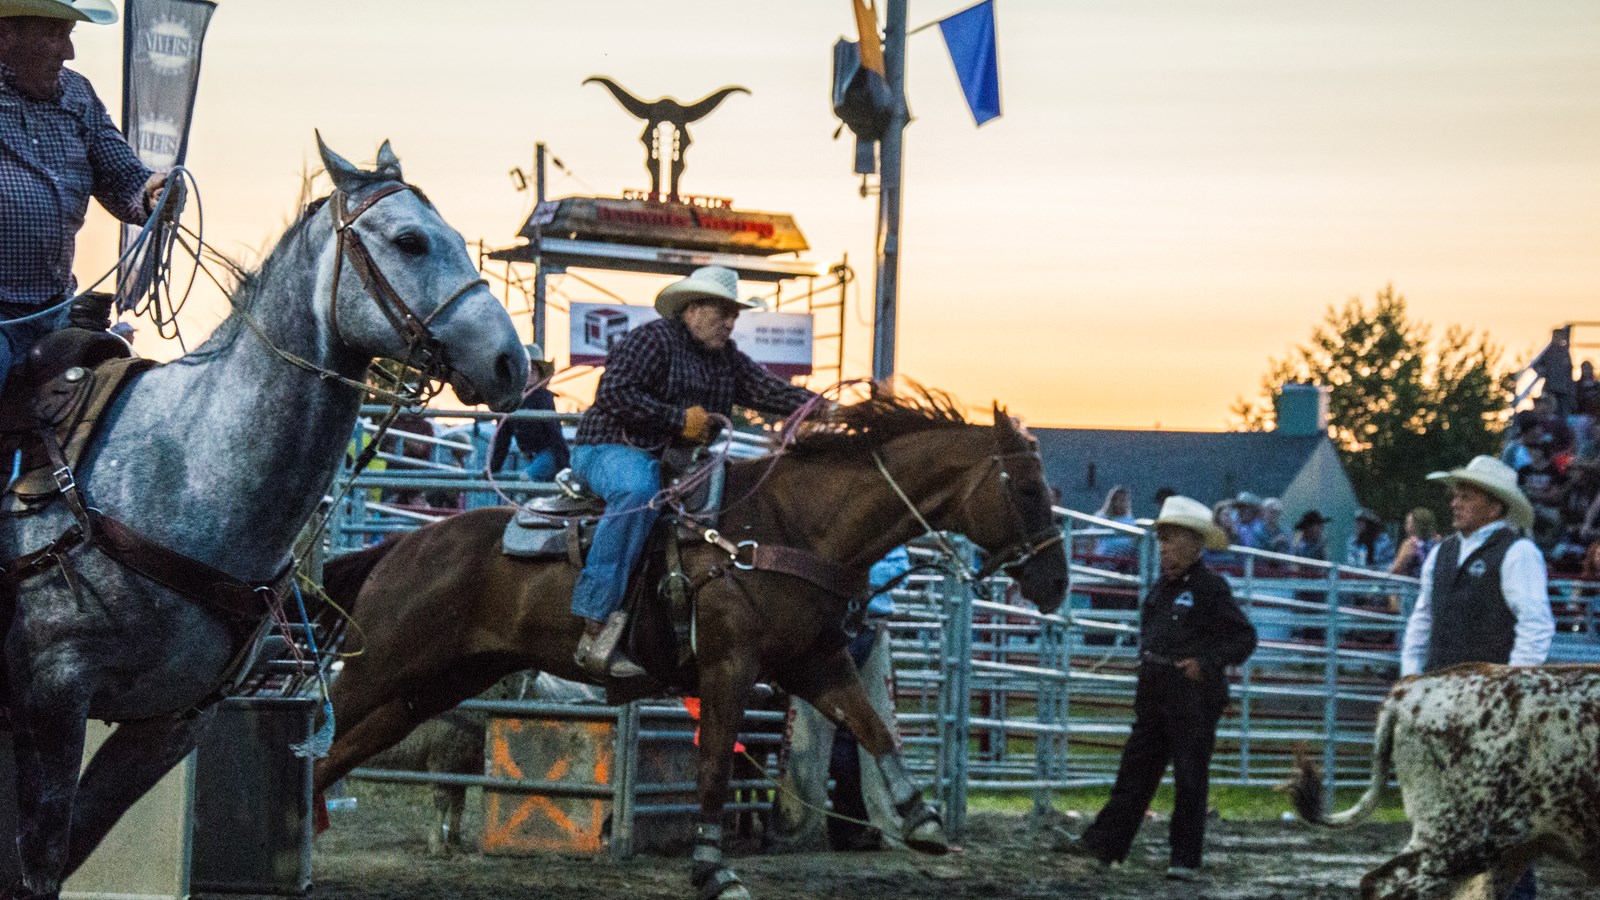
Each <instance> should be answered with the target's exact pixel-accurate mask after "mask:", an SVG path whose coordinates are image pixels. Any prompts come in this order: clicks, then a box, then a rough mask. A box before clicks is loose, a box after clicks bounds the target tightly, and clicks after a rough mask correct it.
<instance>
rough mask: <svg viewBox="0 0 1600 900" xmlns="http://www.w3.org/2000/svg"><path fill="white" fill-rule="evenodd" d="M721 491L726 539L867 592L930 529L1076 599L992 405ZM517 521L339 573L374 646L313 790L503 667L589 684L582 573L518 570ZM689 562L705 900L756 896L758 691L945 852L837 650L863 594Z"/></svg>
mask: <svg viewBox="0 0 1600 900" xmlns="http://www.w3.org/2000/svg"><path fill="white" fill-rule="evenodd" d="M726 497H727V500H728V502H727V504H726V506H725V507H724V510H723V513H722V521H721V532H722V534H724V535H727V536H728V537H729V538H731V539H732V540H733V541H735V542H739V543H740V547H741V551H740V552H741V553H743V552H745V548H748V547H749V546H750V545H751V544H754V543H759V544H760V545H761V546H762V547H779V548H785V551H786V552H789V551H793V553H792V554H791V558H793V556H807V555H809V556H810V557H811V558H813V559H820V560H823V561H826V562H825V563H822V565H824V566H826V565H827V564H828V563H831V564H832V565H833V566H835V567H837V570H838V571H840V572H845V573H854V574H855V575H857V576H859V578H858V581H859V582H860V583H862V584H864V583H865V576H866V572H867V569H868V568H869V567H870V566H871V565H872V563H873V562H875V561H876V560H878V559H880V558H882V557H883V556H884V555H885V554H886V553H888V552H889V550H891V549H893V548H894V547H896V546H898V545H900V544H903V543H905V542H906V541H908V540H910V539H912V538H914V537H916V536H918V535H921V534H923V533H924V532H925V530H926V528H927V526H931V527H932V528H934V529H940V530H948V531H953V532H959V533H961V534H964V535H966V536H967V537H968V538H969V539H970V540H971V541H973V542H974V543H975V544H977V545H978V546H979V547H981V548H983V549H984V550H985V551H987V552H988V554H989V560H990V561H989V563H988V565H987V566H986V567H985V572H992V571H995V570H998V569H1000V568H1006V569H1008V570H1009V571H1010V572H1011V573H1012V575H1013V576H1014V577H1015V578H1016V579H1017V581H1018V583H1019V585H1020V587H1021V590H1022V594H1023V596H1025V597H1026V598H1028V599H1029V600H1031V601H1033V602H1034V603H1036V604H1038V605H1039V606H1040V608H1042V609H1044V610H1046V611H1051V610H1054V609H1055V608H1057V607H1058V606H1059V605H1060V604H1061V601H1062V600H1063V598H1064V597H1065V595H1066V590H1067V560H1066V555H1065V553H1064V552H1063V549H1062V547H1061V543H1060V536H1061V533H1060V531H1059V530H1058V529H1057V528H1056V526H1055V523H1054V521H1053V519H1052V516H1051V511H1050V501H1049V491H1048V488H1047V486H1046V484H1045V481H1044V476H1043V471H1042V466H1041V463H1040V460H1039V453H1038V448H1037V446H1036V444H1035V443H1034V442H1033V441H1032V440H1031V439H1030V438H1029V437H1027V436H1026V435H1025V434H1024V433H1022V432H1020V431H1018V429H1017V428H1016V427H1015V426H1014V425H1013V424H1012V422H1011V419H1010V417H1009V416H1007V415H1006V414H1005V412H1004V411H1003V410H1002V409H1000V408H999V407H998V406H996V408H995V424H994V427H992V428H991V427H987V426H978V425H973V424H969V423H967V422H966V421H965V420H964V419H963V418H962V417H961V415H960V414H959V412H957V411H956V409H955V407H954V405H953V403H952V402H951V401H950V400H949V399H948V398H946V397H944V396H943V395H938V394H933V393H924V394H923V395H922V396H921V397H920V398H919V399H916V400H908V399H903V398H894V397H886V396H877V397H874V398H872V399H869V400H867V401H864V402H862V403H859V404H855V405H852V406H847V407H844V408H842V409H840V410H838V411H837V412H836V413H835V416H834V418H833V420H832V422H831V423H830V424H828V425H826V426H821V427H811V426H807V428H806V430H805V431H804V433H801V434H800V436H799V437H798V439H797V440H796V441H795V442H793V443H792V444H791V445H790V446H789V447H788V449H786V450H784V451H783V452H781V453H779V454H777V455H775V456H768V457H763V458H760V459H754V460H747V461H742V462H737V463H733V464H731V465H730V466H729V469H728V474H727V488H726ZM513 512H514V511H513V510H511V509H509V508H503V507H502V508H494V509H481V510H475V511H473V512H468V513H464V514H462V515H459V516H456V517H454V518H451V519H446V520H444V521H442V522H438V523H435V524H432V525H429V526H427V527H425V528H422V529H419V530H418V531H415V532H412V533H411V534H409V535H406V536H405V537H402V538H400V539H399V540H397V541H394V542H392V543H388V544H384V545H381V546H379V547H376V548H373V549H370V550H366V551H362V552H361V553H359V554H354V555H353V556H352V557H346V558H344V560H338V561H335V562H333V563H331V564H330V569H329V577H328V582H329V584H330V590H331V591H332V593H333V594H334V596H335V599H338V595H339V594H341V593H343V594H346V595H348V594H349V593H350V592H351V590H352V588H353V586H355V585H359V590H360V592H359V595H358V598H357V600H356V602H355V606H354V610H353V613H352V614H353V616H354V619H353V621H354V623H355V625H356V626H358V628H352V629H351V631H350V633H351V634H361V635H364V636H365V647H364V651H365V652H363V653H361V654H360V655H359V656H356V657H354V658H352V659H350V660H349V661H348V663H347V664H346V666H345V669H344V672H343V674H342V675H341V676H340V677H339V679H338V680H337V681H336V682H335V684H334V687H333V697H332V699H333V706H334V711H335V714H336V719H337V728H338V732H337V736H336V738H335V740H334V744H333V748H332V752H331V754H330V755H329V756H328V758H327V759H324V760H322V761H320V762H319V763H318V765H317V769H316V785H317V788H318V789H319V790H321V789H323V788H325V787H327V786H328V785H329V784H331V783H332V782H334V781H335V780H337V779H338V778H340V777H342V776H343V775H344V774H345V773H346V772H348V771H350V770H351V769H352V768H354V767H355V766H356V765H357V764H359V763H360V762H361V761H362V760H363V759H365V758H367V757H368V756H371V755H372V754H374V753H376V752H378V751H379V750H381V749H383V748H384V747H387V746H389V745H390V744H393V743H394V742H396V741H398V740H400V739H401V738H402V737H404V736H405V734H406V733H407V732H408V731H410V730H411V729H412V728H414V727H416V725H417V724H418V723H419V722H422V721H423V720H425V719H427V718H428V717H429V716H432V715H435V714H437V713H439V712H441V711H443V710H445V709H449V708H450V707H452V706H454V705H455V704H457V703H459V702H460V701H462V700H463V699H466V698H467V697H471V696H473V695H474V694H476V693H478V692H479V691H482V690H483V689H484V688H486V687H488V686H489V685H490V684H492V683H494V681H495V679H497V678H500V677H501V676H503V675H505V674H506V673H508V672H511V671H514V670H516V669H524V668H528V669H537V670H541V671H545V672H549V673H551V674H553V675H556V676H559V677H561V678H568V679H574V680H587V679H586V678H585V676H584V674H583V672H582V671H580V670H579V669H578V667H577V666H576V665H575V664H574V662H573V659H572V653H573V648H574V647H575V646H576V645H577V643H578V638H579V636H580V635H581V633H582V627H583V623H582V621H581V620H580V619H578V618H576V617H574V616H573V615H572V612H571V610H570V607H569V602H570V597H571V593H572V587H573V583H574V581H575V580H576V578H577V575H578V570H577V569H575V568H574V567H572V566H571V565H570V564H568V563H567V562H565V561H564V560H552V561H535V560H525V559H513V558H509V557H506V556H504V555H503V554H502V553H501V552H500V535H501V531H502V530H503V529H504V528H505V526H506V522H507V520H508V519H510V518H511V516H512V514H513ZM683 557H684V559H683V563H684V569H685V571H686V573H687V574H688V576H689V579H690V582H691V583H692V584H693V585H694V586H695V597H694V601H695V629H696V636H697V648H698V658H697V663H698V668H699V679H698V680H699V694H700V698H701V704H702V709H701V715H702V720H701V725H700V729H701V740H700V762H699V793H700V817H699V820H698V826H697V828H696V840H695V852H694V869H693V874H692V876H691V877H692V881H693V884H694V886H695V888H696V892H697V895H698V896H699V897H702V898H711V897H718V898H737V897H748V896H749V895H748V893H747V892H746V891H745V889H744V887H743V886H742V885H741V884H740V883H739V880H738V877H737V876H736V875H734V874H733V872H732V871H731V870H729V869H728V868H727V867H725V866H724V865H723V864H722V852H721V824H720V823H721V822H722V809H723V804H724V802H725V797H726V794H727V786H728V780H729V771H730V768H731V765H732V761H733V754H732V752H731V748H732V747H733V744H734V737H735V735H736V734H737V733H738V729H739V725H740V719H741V717H742V715H743V712H742V711H743V710H744V709H745V701H746V698H747V695H748V693H749V691H750V689H751V687H752V686H753V685H754V684H755V683H756V681H757V680H758V679H759V678H766V679H769V680H771V681H772V682H774V683H776V684H778V685H779V686H781V687H783V688H784V689H786V690H788V691H789V692H790V693H791V694H793V695H795V696H798V697H801V698H803V699H805V700H807V701H809V702H810V703H811V704H812V705H813V706H815V707H816V708H817V709H818V710H821V711H822V712H823V713H824V714H826V715H827V716H828V717H830V718H831V719H833V720H834V721H835V722H837V723H838V724H840V725H841V726H843V727H845V728H848V729H850V731H851V733H853V734H854V735H856V737H857V739H858V740H859V741H860V742H861V745H862V746H864V747H866V748H867V749H868V751H869V752H871V753H872V755H873V756H874V757H875V758H876V759H877V760H878V764H879V766H880V767H881V768H882V770H883V773H884V775H885V777H886V780H887V782H888V784H889V786H890V789H891V792H892V794H893V795H894V798H895V800H896V803H897V807H898V809H899V812H900V814H901V816H902V817H903V818H904V820H905V829H904V834H903V839H904V840H905V842H906V843H907V844H908V845H909V846H911V847H913V848H915V849H918V850H921V851H924V852H932V853H942V852H944V851H945V850H946V849H947V843H946V840H945V837H944V833H943V827H942V825H941V824H940V822H939V818H938V815H937V813H935V812H934V811H933V810H932V809H931V808H929V807H928V806H927V804H925V803H924V802H923V800H922V797H921V793H920V792H919V791H918V789H917V788H916V787H915V786H914V785H913V784H912V783H911V781H910V779H909V778H908V776H907V774H906V771H905V767H904V765H903V763H902V762H901V758H900V754H899V751H898V750H897V749H896V741H895V738H894V736H893V735H892V734H890V732H889V730H888V729H887V728H885V727H884V725H883V723H882V721H881V720H880V719H879V717H878V716H877V715H876V714H875V712H874V711H873V708H872V706H871V704H870V703H869V702H868V700H867V696H866V694H865V692H864V691H863V689H862V686H861V682H860V679H859V678H858V677H857V675H856V671H855V666H854V665H853V664H852V663H851V661H850V656H849V654H848V653H847V652H846V650H845V648H844V646H843V638H842V636H841V632H840V623H841V621H842V620H843V618H844V615H845V612H846V607H847V606H848V605H849V603H850V602H851V600H852V599H856V600H860V599H864V593H865V592H862V594H861V595H858V596H857V597H855V598H851V597H847V596H844V593H845V592H844V591H840V590H838V589H837V588H835V589H832V590H830V589H825V588H824V587H822V586H820V585H819V584H817V583H814V580H811V579H807V578H805V577H797V576H796V575H794V574H786V573H784V572H778V571H771V570H767V569H763V568H762V567H761V566H759V565H757V566H756V567H754V568H747V567H746V566H747V565H748V562H747V561H745V560H743V559H740V558H734V559H730V556H729V554H728V553H727V552H726V551H724V550H722V549H719V548H718V547H717V546H715V545H713V544H710V543H697V544H695V545H693V546H688V547H686V548H685V550H684V553H683ZM750 558H751V559H752V560H754V559H756V558H757V557H756V555H755V553H753V552H752V554H751V557H750ZM980 574H982V573H980ZM363 578H364V580H363ZM815 581H824V579H816V580H815Z"/></svg>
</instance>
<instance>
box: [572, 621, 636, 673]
mask: <svg viewBox="0 0 1600 900" xmlns="http://www.w3.org/2000/svg"><path fill="white" fill-rule="evenodd" d="M627 627H628V614H627V613H625V612H621V611H618V612H614V613H612V614H611V616H610V617H609V618H607V619H606V624H605V627H603V628H601V629H600V633H599V634H589V633H588V632H587V631H585V632H584V635H583V638H582V639H581V640H579V641H578V651H577V652H576V653H574V654H573V655H572V659H573V661H574V662H576V663H577V664H578V668H580V669H582V670H584V671H585V672H587V673H589V674H590V675H593V676H594V677H596V678H638V677H640V676H642V675H644V674H645V671H644V669H641V668H640V667H639V664H638V663H635V662H634V661H633V660H631V659H629V658H628V657H627V656H625V655H623V653H622V651H620V650H618V649H617V644H618V643H619V642H620V641H621V640H622V632H623V631H624V630H625V629H626V628H627Z"/></svg>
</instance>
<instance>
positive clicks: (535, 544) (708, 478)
mask: <svg viewBox="0 0 1600 900" xmlns="http://www.w3.org/2000/svg"><path fill="white" fill-rule="evenodd" d="M726 468H727V464H726V462H724V461H722V460H721V459H720V458H718V457H710V456H706V457H701V456H699V455H698V454H696V455H694V456H691V455H689V454H687V453H684V454H678V453H675V452H674V451H668V453H667V454H666V455H665V456H664V457H663V459H662V467H661V471H662V480H663V481H664V482H666V483H667V485H673V484H681V483H683V482H684V481H685V480H688V479H690V478H695V479H696V487H695V489H694V490H693V491H692V492H690V493H689V494H688V495H687V496H685V497H684V500H683V506H684V510H685V511H686V512H688V513H690V514H691V515H693V516H694V517H695V519H696V520H698V521H700V522H703V523H706V524H708V525H710V526H711V527H716V524H717V520H718V518H719V514H720V511H721V508H722V493H723V485H724V482H725V480H726V478H727V471H726ZM707 469H709V470H710V471H706V470H707ZM555 482H556V486H557V487H559V488H560V489H561V492H560V493H557V494H552V495H548V496H544V497H535V498H533V499H532V500H529V501H528V502H527V503H525V504H523V505H522V506H521V507H519V508H518V509H517V514H516V515H515V516H512V517H511V521H510V522H507V523H506V528H505V532H504V533H503V534H502V535H501V541H500V545H501V551H502V552H503V553H505V555H507V556H515V557H519V558H522V559H566V560H567V561H568V562H569V563H571V564H572V565H573V566H575V567H577V568H582V567H583V563H584V560H585V559H587V558H588V553H589V546H590V544H591V543H592V542H593V540H594V526H595V523H596V522H597V521H598V520H599V519H600V517H601V516H603V515H604V514H605V511H606V505H605V501H604V500H602V499H601V498H600V497H599V496H598V495H597V494H595V493H594V492H593V491H591V490H590V489H589V486H588V485H586V484H584V483H583V482H582V481H581V480H580V479H579V478H578V477H577V475H576V474H575V473H574V472H573V471H572V470H571V469H564V470H562V471H561V472H559V473H557V474H556V477H555ZM696 539H698V538H696Z"/></svg>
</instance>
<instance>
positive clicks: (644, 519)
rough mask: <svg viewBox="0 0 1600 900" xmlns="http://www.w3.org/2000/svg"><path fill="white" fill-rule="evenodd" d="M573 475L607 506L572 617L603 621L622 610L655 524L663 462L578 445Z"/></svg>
mask: <svg viewBox="0 0 1600 900" xmlns="http://www.w3.org/2000/svg"><path fill="white" fill-rule="evenodd" d="M572 471H574V472H576V473H577V475H578V477H579V478H581V479H583V481H584V483H585V484H587V485H589V488H590V489H591V490H593V491H594V492H595V493H597V494H599V495H600V496H601V497H604V498H605V501H606V516H605V518H603V519H601V520H600V524H598V525H596V526H595V529H594V545H593V546H592V547H590V548H589V559H588V562H586V563H585V564H584V567H583V574H582V575H579V576H578V586H577V587H576V588H574V589H573V591H572V612H573V614H574V615H578V616H582V617H583V618H585V619H590V620H593V621H596V622H600V621H604V620H605V619H606V617H607V616H609V615H611V614H612V613H614V612H616V611H617V610H618V609H619V608H621V606H622V597H623V593H624V592H625V591H627V589H628V576H629V575H630V574H632V573H633V564H634V563H635V562H637V561H638V559H639V555H640V554H641V553H642V552H644V542H645V540H646V539H648V538H649V537H650V529H651V528H652V527H654V526H655V524H656V516H657V512H656V511H655V510H653V509H650V508H649V507H648V506H647V505H646V504H648V503H649V502H650V500H651V498H653V497H655V495H656V494H657V493H658V492H659V491H660V490H661V461H660V460H658V459H656V458H655V457H654V456H652V455H651V454H649V453H646V452H645V451H643V450H640V449H638V448H637V447H629V446H627V445H625V444H579V445H578V446H576V447H573V448H572ZM616 512H622V515H617V514H616Z"/></svg>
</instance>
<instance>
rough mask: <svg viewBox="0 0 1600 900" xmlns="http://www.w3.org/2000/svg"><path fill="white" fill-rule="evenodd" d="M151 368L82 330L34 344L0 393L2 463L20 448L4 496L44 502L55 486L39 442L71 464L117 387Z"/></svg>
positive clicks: (108, 337) (32, 504)
mask: <svg viewBox="0 0 1600 900" xmlns="http://www.w3.org/2000/svg"><path fill="white" fill-rule="evenodd" d="M155 365H156V363H155V361H153V360H148V359H138V358H134V357H133V355H132V351H131V350H130V349H129V347H128V345H127V344H126V343H124V342H123V341H122V340H121V339H119V338H117V337H116V336H115V335H112V334H108V333H107V332H104V331H95V330H91V329H87V328H78V327H67V328H63V329H61V330H59V331H56V332H53V333H51V334H49V335H46V336H45V337H44V338H43V339H41V340H40V341H39V342H38V343H37V344H35V345H34V347H33V349H32V350H30V351H29V352H28V356H27V359H26V361H25V362H24V364H23V365H22V366H19V367H18V368H17V370H15V371H13V372H12V376H11V377H10V378H9V379H7V381H6V386H5V390H4V392H3V393H0V459H3V460H5V461H6V462H7V463H9V462H10V460H11V458H12V455H13V454H14V453H15V452H16V451H18V450H21V451H22V465H21V472H22V475H21V476H20V477H19V478H17V479H16V480H15V481H13V482H12V483H11V484H10V486H9V487H8V488H7V489H6V491H7V493H9V494H11V495H13V496H15V497H16V499H17V500H18V501H20V503H21V504H22V507H23V508H24V509H29V510H32V509H38V508H42V507H43V506H45V505H48V504H49V502H50V501H52V500H53V499H54V498H55V497H56V495H57V494H58V493H60V489H61V487H60V485H59V484H58V483H57V478H56V472H57V469H58V468H59V466H58V464H57V463H56V462H54V461H53V460H52V458H51V453H50V452H49V449H48V448H47V446H46V443H45V442H46V440H49V439H53V440H54V441H55V443H56V445H57V447H58V448H59V450H60V452H61V454H62V456H63V457H64V458H65V461H66V463H67V465H68V466H69V467H73V468H75V467H76V466H77V465H78V463H79V462H80V460H81V459H82V458H83V455H84V453H85V451H87V450H88V448H89V446H90V442H91V441H92V440H93V438H94V435H95V431H96V428H97V426H98V425H99V422H100V418H101V415H102V414H103V413H104V412H105V410H106V409H107V408H108V407H109V406H110V405H111V403H112V402H113V401H114V400H115V399H116V398H117V395H118V394H119V393H120V392H121V390H122V387H123V386H124V385H125V384H126V383H127V382H128V381H129V380H130V379H131V378H133V377H134V376H135V375H138V374H139V373H141V372H144V371H146V370H147V369H150V368H151V367H153V366H155ZM46 429H48V430H49V432H50V435H51V437H50V438H46V437H45V435H44V434H43V433H42V432H43V431H44V430H46Z"/></svg>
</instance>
